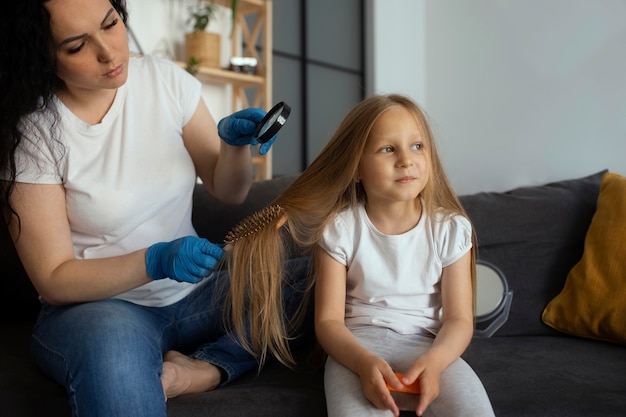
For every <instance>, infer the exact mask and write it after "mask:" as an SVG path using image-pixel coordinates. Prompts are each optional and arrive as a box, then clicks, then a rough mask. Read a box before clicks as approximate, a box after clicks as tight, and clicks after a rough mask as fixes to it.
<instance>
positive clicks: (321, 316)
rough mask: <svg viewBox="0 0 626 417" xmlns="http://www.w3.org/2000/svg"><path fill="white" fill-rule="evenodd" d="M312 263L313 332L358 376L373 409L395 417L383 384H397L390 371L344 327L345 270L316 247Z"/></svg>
mask: <svg viewBox="0 0 626 417" xmlns="http://www.w3.org/2000/svg"><path fill="white" fill-rule="evenodd" d="M315 262H316V264H315V266H316V283H315V332H316V335H317V339H318V341H319V343H320V345H321V346H322V347H323V348H324V350H325V351H326V353H328V355H330V356H331V357H332V358H333V359H334V360H336V361H337V362H339V363H340V364H342V365H343V366H345V367H347V368H348V369H350V370H352V372H354V373H355V374H357V375H358V376H359V378H360V379H361V385H362V387H363V392H364V393H365V396H366V397H367V398H368V399H369V400H370V401H371V402H372V403H373V404H374V405H375V406H376V407H377V408H379V409H389V410H391V411H392V412H393V413H394V415H396V416H397V415H398V414H399V411H398V407H397V406H396V404H395V402H394V400H393V398H392V397H391V394H390V393H389V390H388V389H387V386H386V383H385V381H389V382H390V383H394V381H395V385H398V383H397V382H398V381H397V378H396V377H395V375H394V373H393V370H392V369H391V367H390V366H389V364H387V362H385V361H384V360H383V359H382V358H380V357H378V356H376V355H374V354H373V353H371V352H370V351H368V350H367V349H365V348H364V347H363V346H361V344H360V343H359V342H358V341H357V339H356V338H355V337H354V336H353V335H352V333H351V332H350V330H348V328H347V327H346V325H345V322H344V319H345V304H346V267H345V266H344V265H342V264H340V263H339V262H337V261H336V260H334V259H333V258H332V257H331V256H330V255H328V254H327V253H326V252H325V251H323V250H322V249H319V248H318V250H317V253H316V256H315ZM400 387H401V386H398V388H400Z"/></svg>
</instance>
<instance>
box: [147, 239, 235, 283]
mask: <svg viewBox="0 0 626 417" xmlns="http://www.w3.org/2000/svg"><path fill="white" fill-rule="evenodd" d="M222 255H224V250H223V249H222V248H221V247H219V246H218V245H216V244H214V243H211V242H209V241H208V240H206V239H202V238H199V237H195V236H187V237H181V238H179V239H176V240H173V241H171V242H161V243H155V244H154V245H152V246H150V247H149V248H148V251H147V252H146V270H147V272H148V276H150V278H152V279H154V280H157V279H163V278H171V279H173V280H176V281H185V282H191V283H193V284H196V283H198V282H200V281H202V279H203V278H204V277H206V276H207V275H209V272H210V269H211V268H212V267H213V266H214V265H215V264H216V263H217V261H218V260H219V259H220V258H221V257H222Z"/></svg>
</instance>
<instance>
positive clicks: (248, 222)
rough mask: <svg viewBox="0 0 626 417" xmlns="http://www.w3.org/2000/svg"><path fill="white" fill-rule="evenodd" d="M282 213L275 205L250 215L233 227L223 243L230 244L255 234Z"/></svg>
mask: <svg viewBox="0 0 626 417" xmlns="http://www.w3.org/2000/svg"><path fill="white" fill-rule="evenodd" d="M281 212H282V208H281V207H280V206H279V205H277V204H272V205H271V206H267V207H265V208H264V209H262V210H260V211H257V212H256V213H253V214H251V215H250V216H248V217H246V218H245V219H243V220H242V221H240V222H239V223H238V224H237V225H236V226H235V227H233V228H232V229H231V230H230V231H229V232H228V233H227V234H226V238H225V239H224V243H226V244H229V245H230V244H232V243H235V242H236V241H238V240H239V239H242V238H244V237H248V236H250V235H253V234H255V233H256V232H258V231H259V230H261V229H262V228H263V227H265V226H267V225H268V224H269V223H270V222H271V221H272V220H274V219H276V218H277V217H278V216H279V215H280V214H281Z"/></svg>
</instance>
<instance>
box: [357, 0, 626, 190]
mask: <svg viewBox="0 0 626 417" xmlns="http://www.w3.org/2000/svg"><path fill="white" fill-rule="evenodd" d="M366 4H367V9H368V21H369V22H370V24H371V25H372V26H371V27H372V28H373V32H374V37H373V39H372V42H371V43H370V44H369V49H368V53H367V57H366V59H367V65H368V72H369V73H370V75H371V76H370V77H369V78H368V93H385V92H403V93H406V94H409V95H411V96H412V97H413V98H415V99H416V100H417V101H418V102H419V103H420V104H421V105H422V106H423V107H424V108H425V110H426V112H427V113H428V114H429V115H430V116H431V119H432V123H433V128H434V131H435V134H436V136H437V137H438V145H439V150H440V153H441V156H442V159H443V162H444V165H445V167H446V170H447V172H448V174H449V176H450V179H451V181H452V183H453V186H454V187H455V189H456V191H457V192H458V193H460V194H464V193H470V192H476V191H503V190H508V189H511V188H513V187H516V186H521V185H529V184H541V183H544V182H548V181H553V180H561V179H567V178H575V177H580V176H585V175H588V174H592V173H594V172H596V171H599V170H601V169H604V168H608V169H610V170H611V171H614V172H618V173H620V174H622V175H626V53H625V52H626V49H625V48H626V47H625V45H626V1H624V0H599V1H588V0H527V1H503V0H445V1H435V0H431V1H426V0H367V2H366ZM400 28H402V29H400Z"/></svg>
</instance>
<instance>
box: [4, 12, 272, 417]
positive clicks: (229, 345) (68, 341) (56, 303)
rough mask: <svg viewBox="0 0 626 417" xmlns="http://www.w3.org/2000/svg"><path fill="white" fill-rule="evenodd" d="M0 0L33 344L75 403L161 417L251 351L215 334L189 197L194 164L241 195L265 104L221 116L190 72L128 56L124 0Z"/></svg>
mask: <svg viewBox="0 0 626 417" xmlns="http://www.w3.org/2000/svg"><path fill="white" fill-rule="evenodd" d="M2 4H3V5H2V7H1V10H0V30H1V32H0V51H2V52H1V53H2V60H1V61H0V65H1V68H0V91H2V94H0V108H2V112H0V180H2V181H0V191H1V194H0V197H1V198H0V210H1V212H2V214H3V216H4V217H3V220H6V223H7V224H8V226H9V230H10V232H11V235H12V237H13V239H14V242H15V246H16V249H17V251H18V253H19V255H20V258H21V260H22V263H23V265H24V268H25V270H26V272H27V273H28V275H29V277H30V279H31V281H32V283H33V285H34V287H35V288H36V289H37V291H38V292H39V294H40V299H41V300H42V310H41V314H40V316H39V318H38V321H37V323H36V326H35V328H34V331H33V335H32V339H31V351H32V354H33V357H34V358H35V360H36V362H37V363H38V365H39V366H40V368H41V369H42V370H43V371H44V372H45V373H46V374H47V375H49V376H50V377H51V378H53V379H54V380H56V381H58V382H59V383H61V384H63V385H65V387H66V389H67V392H68V395H69V400H70V401H69V402H70V405H71V407H72V411H73V415H81V416H107V417H113V416H134V417H139V416H149V417H157V416H163V417H164V416H165V415H166V399H167V398H171V397H175V396H178V395H182V394H187V393H193V392H201V391H207V390H210V389H213V388H215V387H217V386H218V385H220V384H222V383H225V382H228V381H230V380H232V379H234V378H236V377H237V376H239V375H240V374H242V373H244V372H246V371H247V370H249V369H252V368H255V367H257V365H258V364H257V362H256V360H255V359H254V358H253V357H252V356H251V355H250V354H249V353H248V352H246V351H245V350H244V349H243V348H242V347H241V346H239V345H238V344H237V343H235V342H234V340H233V338H232V337H230V335H227V334H225V333H224V326H223V325H222V322H223V317H222V315H221V313H222V303H223V299H222V298H221V296H222V295H223V293H224V291H225V287H226V285H225V284H227V282H228V281H227V279H222V278H223V277H222V276H221V275H220V276H212V278H211V279H204V277H206V276H207V275H212V271H211V270H212V268H213V266H214V265H215V264H216V262H217V261H218V260H219V259H220V257H221V256H222V249H221V248H220V247H219V246H218V245H215V244H213V243H211V242H209V241H207V240H204V239H200V238H198V237H197V235H196V232H195V230H194V229H193V226H192V223H191V203H192V192H193V189H194V186H195V184H196V178H197V177H198V176H199V177H200V178H201V179H202V181H203V184H204V185H205V187H206V188H207V190H208V191H209V192H211V193H213V194H214V195H216V196H217V197H218V198H221V199H223V200H225V201H228V202H231V203H237V202H241V201H242V200H243V199H244V198H245V196H246V195H247V192H248V189H249V187H250V184H251V182H252V164H251V154H250V150H249V148H250V147H249V146H247V145H250V144H252V145H256V144H258V143H257V142H256V141H255V140H253V139H252V134H253V133H254V129H255V127H256V124H257V123H258V122H260V121H261V119H262V118H263V116H264V115H265V112H264V111H262V110H260V109H245V110H242V111H240V112H237V113H235V114H233V115H231V116H229V117H227V118H225V119H222V121H220V123H219V126H216V124H215V122H214V120H213V118H212V116H211V114H210V113H209V110H208V109H207V107H206V105H205V104H204V102H203V100H202V98H201V84H200V82H199V81H198V80H196V79H195V78H194V77H192V76H191V75H189V74H188V73H186V72H185V71H184V70H182V69H181V68H179V67H178V66H177V65H176V64H174V63H172V62H169V61H166V60H161V59H156V58H153V57H149V56H146V57H141V58H129V51H128V37H127V31H126V27H125V22H126V17H127V14H126V8H125V2H124V0H110V1H109V0H23V1H16V2H3V3H2ZM218 134H219V136H218ZM220 138H221V140H220ZM271 142H272V141H270V142H267V143H266V144H264V145H262V147H261V150H260V152H261V153H265V152H267V151H268V149H269V146H270V145H271ZM209 282H210V283H209ZM183 353H185V354H183ZM187 354H188V355H187Z"/></svg>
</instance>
